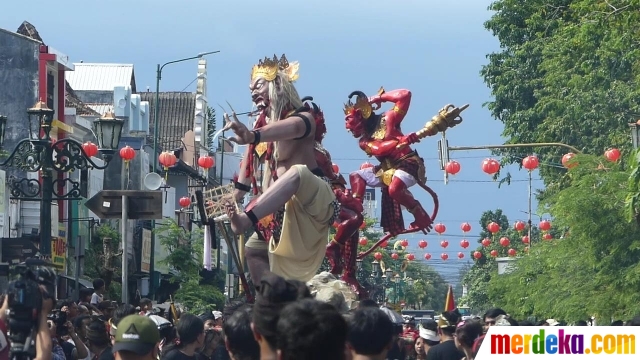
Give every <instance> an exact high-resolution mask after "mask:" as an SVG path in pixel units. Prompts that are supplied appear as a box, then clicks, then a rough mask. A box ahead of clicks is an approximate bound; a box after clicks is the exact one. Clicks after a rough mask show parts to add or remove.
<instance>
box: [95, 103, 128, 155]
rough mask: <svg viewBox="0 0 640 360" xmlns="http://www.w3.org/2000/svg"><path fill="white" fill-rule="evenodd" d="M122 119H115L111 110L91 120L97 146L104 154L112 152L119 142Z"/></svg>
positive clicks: (122, 124)
mask: <svg viewBox="0 0 640 360" xmlns="http://www.w3.org/2000/svg"><path fill="white" fill-rule="evenodd" d="M123 126H124V120H120V119H117V118H116V116H115V115H114V114H113V112H111V111H107V113H106V114H104V115H103V116H102V117H100V118H99V119H98V120H96V121H94V122H93V132H94V134H95V136H96V139H97V141H98V148H99V149H100V151H101V152H103V153H106V154H113V153H114V152H115V151H116V149H117V148H118V145H119V144H120V136H122V127H123Z"/></svg>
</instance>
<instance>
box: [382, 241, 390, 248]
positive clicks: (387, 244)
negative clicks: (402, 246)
mask: <svg viewBox="0 0 640 360" xmlns="http://www.w3.org/2000/svg"><path fill="white" fill-rule="evenodd" d="M387 246H389V242H388V241H387V240H385V241H383V242H381V243H380V247H381V248H383V249H384V248H386V247H387Z"/></svg>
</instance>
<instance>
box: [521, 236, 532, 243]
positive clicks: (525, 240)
mask: <svg viewBox="0 0 640 360" xmlns="http://www.w3.org/2000/svg"><path fill="white" fill-rule="evenodd" d="M529 242H530V240H529V236H527V235H525V236H523V237H522V243H523V244H528V243H529Z"/></svg>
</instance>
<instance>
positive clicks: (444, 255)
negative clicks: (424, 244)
mask: <svg viewBox="0 0 640 360" xmlns="http://www.w3.org/2000/svg"><path fill="white" fill-rule="evenodd" d="M448 258H449V255H447V254H445V253H442V255H440V259H442V260H447V259H448Z"/></svg>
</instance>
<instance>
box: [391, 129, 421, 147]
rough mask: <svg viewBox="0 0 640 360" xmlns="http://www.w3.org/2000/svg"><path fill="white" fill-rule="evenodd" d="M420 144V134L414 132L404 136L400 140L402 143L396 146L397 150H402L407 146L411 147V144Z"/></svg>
mask: <svg viewBox="0 0 640 360" xmlns="http://www.w3.org/2000/svg"><path fill="white" fill-rule="evenodd" d="M419 142H420V137H418V134H416V133H414V132H413V133H410V134H407V135H405V136H402V137H401V138H400V141H398V145H397V146H396V149H401V148H403V147H405V146H409V145H411V144H415V143H419Z"/></svg>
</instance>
